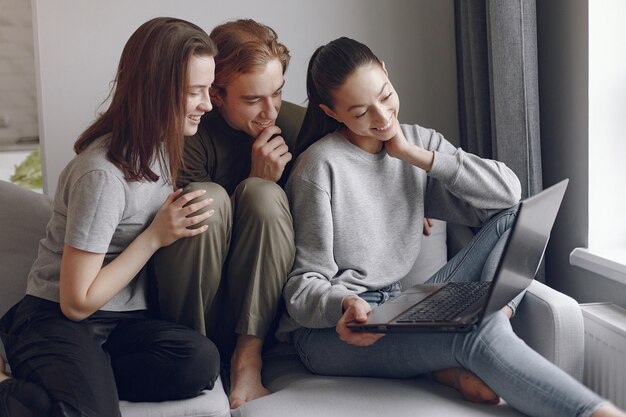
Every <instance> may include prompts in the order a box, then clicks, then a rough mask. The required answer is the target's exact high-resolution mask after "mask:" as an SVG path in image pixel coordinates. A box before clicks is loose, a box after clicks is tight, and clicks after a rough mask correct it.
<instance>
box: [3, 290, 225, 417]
mask: <svg viewBox="0 0 626 417" xmlns="http://www.w3.org/2000/svg"><path fill="white" fill-rule="evenodd" d="M0 336H2V340H3V342H4V345H5V348H6V352H7V358H8V361H9V363H10V364H11V370H12V373H13V376H14V378H12V379H9V380H6V381H4V382H2V383H0V416H2V417H5V416H7V417H26V416H28V417H30V416H37V417H44V416H55V417H56V416H94V417H95V416H98V417H115V416H120V411H119V405H118V401H119V399H122V400H129V401H166V400H175V399H182V398H189V397H194V396H196V395H198V394H199V393H200V391H202V390H203V389H210V388H213V384H214V382H215V380H216V379H217V376H218V375H219V363H220V361H219V354H218V352H217V349H216V347H215V345H214V344H213V342H211V341H210V340H209V339H208V338H206V337H204V336H202V335H201V334H200V333H198V332H196V331H194V330H191V329H189V328H187V327H184V326H181V325H178V324H174V323H169V322H166V321H162V320H154V319H150V318H148V317H147V315H146V313H145V312H105V311H98V312H96V313H94V314H93V315H92V316H90V317H89V318H87V319H85V320H83V321H81V322H74V321H71V320H69V319H67V318H66V317H65V316H64V315H63V313H62V312H61V309H60V306H59V304H58V303H54V302H51V301H46V300H42V299H40V298H37V297H32V296H28V295H27V296H26V297H24V299H22V301H20V302H19V303H18V304H16V305H15V306H14V307H13V308H12V309H11V310H9V312H8V313H7V314H6V315H5V316H4V317H3V318H2V322H1V325H0Z"/></svg>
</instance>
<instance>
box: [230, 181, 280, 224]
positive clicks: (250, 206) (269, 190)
mask: <svg viewBox="0 0 626 417" xmlns="http://www.w3.org/2000/svg"><path fill="white" fill-rule="evenodd" d="M235 203H236V207H237V211H241V213H242V214H243V215H244V216H246V217H248V218H254V219H258V221H260V222H263V223H268V222H274V221H278V220H280V219H285V220H289V221H290V222H291V213H290V211H289V202H288V201H287V196H286V195H285V192H284V191H283V189H282V188H281V187H280V186H279V185H278V184H276V183H275V182H272V181H268V180H264V179H261V178H248V179H246V180H244V181H242V182H241V184H239V186H238V187H237V189H236V190H235Z"/></svg>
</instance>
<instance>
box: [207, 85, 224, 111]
mask: <svg viewBox="0 0 626 417" xmlns="http://www.w3.org/2000/svg"><path fill="white" fill-rule="evenodd" d="M209 95H210V97H211V104H212V105H213V107H216V108H220V107H222V106H223V105H224V98H223V96H222V94H220V92H219V91H218V90H217V89H214V88H213V87H211V89H210V90H209Z"/></svg>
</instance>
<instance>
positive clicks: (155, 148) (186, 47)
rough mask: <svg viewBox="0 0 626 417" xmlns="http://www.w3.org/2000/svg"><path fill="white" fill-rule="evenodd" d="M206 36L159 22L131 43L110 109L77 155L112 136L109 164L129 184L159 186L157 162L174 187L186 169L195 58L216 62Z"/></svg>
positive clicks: (174, 22) (186, 25)
mask: <svg viewBox="0 0 626 417" xmlns="http://www.w3.org/2000/svg"><path fill="white" fill-rule="evenodd" d="M216 54H217V49H216V47H215V44H214V43H213V41H212V40H211V38H209V36H208V34H207V33H206V32H205V31H204V30H203V29H201V28H200V27H198V26H196V25H195V24H193V23H190V22H187V21H185V20H181V19H176V18H171V17H157V18H155V19H152V20H150V21H148V22H146V23H144V24H142V25H141V26H140V27H139V28H138V29H137V30H136V31H135V32H134V33H133V34H132V35H131V37H130V38H129V39H128V41H127V42H126V45H125V46H124V50H123V51H122V56H121V58H120V62H119V65H118V68H117V74H116V76H115V80H114V82H113V85H112V88H111V91H110V93H109V98H111V104H110V106H109V107H108V109H107V110H106V111H105V112H104V113H102V114H101V115H100V116H99V117H98V118H97V119H96V120H95V121H94V122H93V123H92V124H91V125H90V126H89V127H88V128H87V129H86V130H85V131H84V132H83V133H82V134H81V135H80V137H79V138H78V140H77V141H76V143H75V144H74V151H75V152H76V153H77V154H79V153H81V152H82V151H84V150H85V149H86V148H87V147H88V146H89V145H90V144H91V143H92V142H93V141H94V140H96V139H98V138H100V137H102V136H104V135H108V134H110V142H109V145H108V148H109V150H108V154H107V155H108V158H109V159H110V160H111V162H112V163H113V164H115V165H116V166H117V167H118V168H120V169H121V170H122V171H123V172H124V174H125V175H126V177H127V179H128V180H130V181H152V182H155V181H157V180H158V179H159V176H158V175H157V174H156V173H155V172H154V171H152V169H151V166H153V164H154V162H155V159H157V160H158V163H159V164H160V166H161V168H162V170H161V172H162V173H163V176H164V177H165V178H164V179H165V181H168V182H169V183H171V184H176V177H177V173H178V170H179V168H180V167H181V166H182V164H183V162H182V150H183V144H184V134H183V132H184V117H185V94H186V85H187V83H188V79H187V78H188V75H187V72H188V63H189V60H190V58H191V57H192V56H194V55H195V56H212V57H213V56H215V55H216Z"/></svg>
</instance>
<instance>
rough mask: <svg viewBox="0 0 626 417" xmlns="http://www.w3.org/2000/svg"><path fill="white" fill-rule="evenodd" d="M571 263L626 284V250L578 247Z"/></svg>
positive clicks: (574, 251) (572, 255)
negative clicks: (595, 249)
mask: <svg viewBox="0 0 626 417" xmlns="http://www.w3.org/2000/svg"><path fill="white" fill-rule="evenodd" d="M569 263H570V264H571V265H574V266H577V267H579V268H583V269H586V270H587V271H591V272H593V273H596V274H598V275H602V276H604V277H607V278H610V279H612V280H614V281H617V282H619V283H622V284H624V285H626V252H625V251H623V250H612V251H602V252H601V253H600V252H599V251H593V250H589V249H587V248H576V249H574V250H573V251H572V253H570V255H569Z"/></svg>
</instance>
